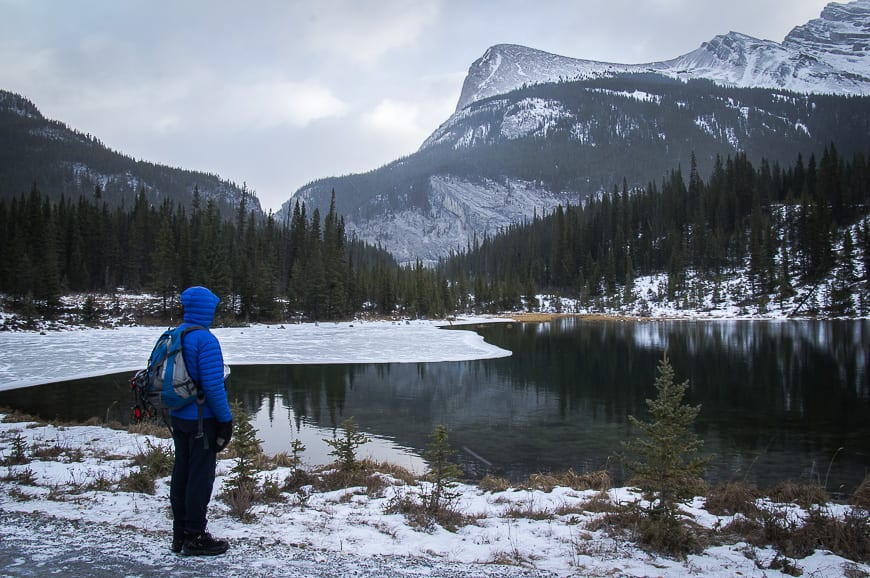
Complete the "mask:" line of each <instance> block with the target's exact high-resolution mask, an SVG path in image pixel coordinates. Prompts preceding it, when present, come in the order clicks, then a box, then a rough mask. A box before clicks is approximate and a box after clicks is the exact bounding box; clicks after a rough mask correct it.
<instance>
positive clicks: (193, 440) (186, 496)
mask: <svg viewBox="0 0 870 578" xmlns="http://www.w3.org/2000/svg"><path fill="white" fill-rule="evenodd" d="M219 302H220V299H219V298H218V297H217V295H215V294H214V293H212V292H211V291H210V290H208V289H207V288H205V287H190V288H188V289H185V291H184V292H183V293H182V294H181V305H182V308H183V310H184V322H183V323H182V326H189V325H200V326H202V327H203V328H205V331H202V330H195V331H190V332H188V333H187V334H186V335H185V336H184V339H183V341H182V354H183V355H184V363H185V365H186V366H187V371H188V373H189V374H190V376H191V378H192V379H193V380H194V381H195V382H196V383H197V384H198V385H199V386H200V389H201V393H200V394H199V395H200V396H201V398H200V400H198V401H197V402H195V403H189V404H187V405H186V406H184V407H183V408H181V409H176V410H173V411H171V412H170V414H169V415H170V423H171V425H172V440H173V442H174V444H175V465H174V466H173V469H172V482H171V484H170V489H169V501H170V503H171V505H172V516H173V523H172V530H173V533H172V551H173V552H175V553H181V554H182V555H185V556H215V555H218V554H223V553H224V552H226V551H227V549H228V548H229V543H228V542H227V541H225V540H218V539H216V538H214V537H213V536H212V535H211V534H209V533H208V532H207V531H206V525H207V524H208V520H207V516H206V514H207V510H208V503H209V501H210V500H211V493H212V487H213V486H214V478H215V467H216V465H217V454H218V452H220V451H221V450H223V449H224V448H225V447H226V445H227V444H228V443H229V441H230V438H231V437H232V430H233V415H232V411H231V410H230V406H229V402H228V400H227V391H226V387H225V384H224V360H223V352H222V351H221V346H220V343H219V342H218V339H217V337H215V336H214V334H212V333H211V331H209V330H208V329H209V326H211V324H212V323H213V322H214V315H215V311H216V309H217V305H218V303H219ZM202 398H204V399H202ZM200 407H201V410H202V416H201V417H202V426H201V429H200V419H199V418H200V413H199V412H200Z"/></svg>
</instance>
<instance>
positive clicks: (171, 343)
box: [130, 325, 205, 422]
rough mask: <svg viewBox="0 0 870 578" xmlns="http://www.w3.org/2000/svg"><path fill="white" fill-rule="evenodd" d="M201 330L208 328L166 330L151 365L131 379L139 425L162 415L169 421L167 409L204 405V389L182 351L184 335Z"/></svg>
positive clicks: (155, 345) (134, 414) (134, 415)
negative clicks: (195, 380) (195, 377)
mask: <svg viewBox="0 0 870 578" xmlns="http://www.w3.org/2000/svg"><path fill="white" fill-rule="evenodd" d="M198 329H203V330H204V329H205V327H202V326H200V325H190V326H188V327H184V328H182V327H176V328H175V329H167V330H166V331H164V332H163V334H162V335H161V336H160V338H159V339H157V343H155V344H154V349H152V350H151V355H150V356H149V357H148V365H147V366H146V367H145V369H140V370H139V371H138V372H136V374H135V375H134V376H133V377H132V378H130V389H131V390H132V391H133V408H132V409H133V418H134V419H135V420H136V421H137V422H138V421H142V420H143V419H147V418H151V417H156V416H158V415H163V419H164V421H167V420H166V416H165V414H164V410H167V409H170V410H171V409H180V408H182V407H184V406H186V405H187V404H189V403H192V402H194V401H196V402H197V403H198V404H200V405H202V403H203V401H204V399H203V395H202V390H201V389H200V387H199V384H198V383H195V382H194V381H193V379H192V378H191V377H190V374H189V373H188V372H187V366H186V365H185V363H184V354H183V353H182V350H181V343H182V340H183V339H184V336H185V335H187V334H188V333H190V332H191V331H196V330H198Z"/></svg>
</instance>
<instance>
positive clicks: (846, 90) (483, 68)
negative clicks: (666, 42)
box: [456, 0, 870, 111]
mask: <svg viewBox="0 0 870 578" xmlns="http://www.w3.org/2000/svg"><path fill="white" fill-rule="evenodd" d="M643 72H652V73H658V74H663V75H666V76H670V77H672V78H681V79H686V80H688V79H698V78H705V79H709V80H713V81H716V82H718V83H721V84H726V85H730V86H738V87H757V88H773V89H785V90H791V91H795V92H808V93H829V94H870V0H858V1H857V2H852V3H851V4H847V5H841V4H834V3H832V4H829V5H828V6H827V7H826V8H825V9H824V10H823V11H822V14H821V17H820V18H817V19H815V20H811V21H810V22H808V23H807V24H805V25H803V26H798V27H797V28H794V29H793V30H792V31H791V32H790V33H789V34H788V35H787V36H786V38H785V40H784V41H783V43H782V44H779V43H776V42H772V41H770V40H759V39H758V38H753V37H752V36H747V35H745V34H740V33H737V32H729V33H728V34H726V35H722V36H717V37H715V38H714V39H713V40H711V41H710V42H705V43H703V44H702V45H701V46H700V47H699V48H698V49H696V50H693V51H692V52H689V53H688V54H685V55H683V56H680V57H678V58H675V59H673V60H668V61H665V62H654V63H649V64H614V63H607V62H596V61H592V60H578V59H574V58H567V57H565V56H558V55H555V54H549V53H547V52H543V51H541V50H535V49H532V48H526V47H524V46H515V45H510V44H499V45H496V46H493V47H491V48H489V49H488V50H487V51H486V52H485V53H484V55H483V56H481V57H480V58H479V59H478V60H476V61H475V62H474V64H472V65H471V68H470V69H469V71H468V76H466V78H465V82H464V83H463V86H462V93H461V94H460V96H459V103H458V104H457V107H456V110H457V111H459V110H461V109H463V108H465V107H466V106H468V105H469V104H471V103H473V102H476V101H478V100H482V99H484V98H487V97H490V96H494V95H497V94H505V93H507V92H510V91H512V90H516V89H518V88H521V87H522V86H527V85H530V84H543V83H549V82H558V81H560V80H588V79H592V78H603V77H612V76H616V75H618V74H625V73H635V74H636V73H643Z"/></svg>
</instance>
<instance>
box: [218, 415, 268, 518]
mask: <svg viewBox="0 0 870 578" xmlns="http://www.w3.org/2000/svg"><path fill="white" fill-rule="evenodd" d="M232 411H233V417H234V422H233V441H232V442H231V444H232V449H233V453H234V454H235V464H233V467H232V468H231V469H230V474H229V477H228V479H227V481H226V482H224V497H225V499H226V501H227V502H228V503H229V504H230V511H231V513H233V514H234V515H236V516H238V517H239V518H240V519H246V518H247V517H248V510H249V509H250V507H251V505H252V504H253V502H254V499H255V498H256V495H257V471H258V465H259V462H260V458H261V455H262V453H263V450H262V446H261V444H262V442H261V441H260V440H258V439H257V430H256V429H255V428H254V426H253V424H251V416H250V414H248V413H247V412H246V411H245V410H244V408H243V407H242V405H241V404H240V403H234V404H233V406H232Z"/></svg>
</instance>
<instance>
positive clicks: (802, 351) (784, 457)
mask: <svg viewBox="0 0 870 578" xmlns="http://www.w3.org/2000/svg"><path fill="white" fill-rule="evenodd" d="M464 329H468V328H467V327H465V328H464ZM473 329H474V330H476V331H478V332H479V333H481V334H482V335H483V336H484V337H485V339H486V340H487V341H488V342H490V343H493V344H495V345H498V346H499V347H503V348H505V349H509V350H510V351H512V352H513V355H512V356H511V357H506V358H500V359H489V360H481V361H466V362H442V363H419V364H398V363H394V364H345V365H267V366H235V367H233V372H232V375H231V377H230V378H229V381H228V386H229V389H230V392H231V397H232V398H236V399H238V400H240V401H242V402H243V403H244V405H245V407H246V408H247V409H248V411H249V412H251V413H252V414H253V423H254V425H255V427H256V428H257V430H258V432H259V433H258V437H259V438H260V439H261V440H263V442H264V443H263V445H264V448H265V449H266V451H268V452H270V453H275V452H278V451H287V450H288V449H289V445H290V442H291V440H293V439H300V440H301V441H302V442H303V444H305V446H306V451H305V452H304V453H303V454H302V457H303V459H304V460H305V461H306V462H307V463H309V464H311V465H319V464H322V463H326V462H328V461H330V460H331V458H330V457H329V456H328V452H329V450H330V448H329V447H328V446H327V445H326V444H325V443H324V442H323V439H324V438H327V437H331V436H332V435H333V432H335V431H336V430H335V428H336V427H337V426H340V424H341V422H342V421H343V420H344V419H346V418H348V417H353V419H354V421H355V422H356V423H357V424H358V425H359V426H360V428H361V429H362V430H363V431H364V432H366V433H367V434H369V435H371V436H372V438H373V442H372V443H371V444H369V445H368V446H366V447H364V448H363V449H362V450H361V453H362V454H366V455H371V456H372V457H374V458H376V459H387V460H389V461H393V462H396V463H398V464H400V465H404V466H407V467H410V468H412V469H416V470H417V471H421V470H422V469H423V468H424V464H423V462H422V460H421V459H420V457H419V455H420V453H421V452H422V450H423V449H425V447H426V446H427V445H428V443H429V441H430V440H429V435H430V434H431V432H432V430H433V429H434V427H435V425H437V424H439V423H444V424H446V425H447V426H448V428H449V441H450V443H451V445H452V446H453V447H454V448H455V449H456V450H457V456H456V457H457V459H458V460H459V461H460V462H461V465H462V466H463V468H464V469H465V470H466V472H467V473H468V474H469V476H470V477H473V478H479V477H481V476H482V475H484V474H486V473H494V474H497V475H502V476H506V477H509V478H512V479H518V478H521V477H524V476H527V475H529V474H531V473H536V472H547V471H559V470H565V469H568V468H573V469H574V470H575V471H589V470H596V469H601V468H605V467H606V468H610V469H611V470H612V472H613V473H614V474H615V476H616V479H617V482H619V481H622V476H623V472H622V471H621V469H620V467H619V465H618V463H616V462H615V461H614V460H613V459H612V456H613V455H614V454H615V453H617V452H618V451H619V450H620V449H621V442H623V441H625V440H629V439H632V438H634V437H636V436H637V435H638V432H637V430H636V428H632V427H631V426H630V425H629V421H628V416H629V415H634V416H636V417H638V418H640V419H646V418H648V414H647V413H646V404H645V399H646V398H650V397H654V396H655V389H654V386H653V382H654V380H655V377H656V367H657V364H658V362H659V361H660V360H661V359H662V357H663V355H664V353H665V351H667V353H668V356H669V358H670V360H671V364H672V365H673V367H674V370H675V372H676V379H677V381H684V380H689V383H690V389H689V391H688V393H687V397H686V400H685V401H686V402H687V403H691V404H700V405H701V412H700V414H699V416H698V418H697V420H696V424H695V425H696V431H697V433H698V434H699V435H700V437H701V438H702V439H704V441H705V446H704V451H705V452H707V453H710V454H713V456H714V457H713V460H712V461H711V464H710V467H709V468H708V471H707V475H706V479H707V481H708V482H712V483H716V482H721V481H728V480H745V481H748V482H751V483H755V484H756V485H758V486H760V487H763V488H766V487H770V486H772V485H774V484H776V483H778V482H780V481H784V480H793V481H798V482H812V483H819V484H822V485H824V486H825V487H826V488H827V489H828V491H829V492H831V493H832V494H834V495H844V494H849V493H851V492H852V490H854V488H855V487H856V486H857V485H858V484H859V483H860V482H861V481H862V480H863V478H864V476H865V475H866V474H867V472H868V467H870V457H868V456H870V383H868V373H867V360H868V357H870V321H866V320H865V321H776V322H768V321H631V322H618V321H592V320H584V319H580V318H565V319H557V320H554V321H552V322H548V323H500V324H491V325H480V326H476V327H474V328H473ZM128 377H129V376H128V375H126V374H124V375H114V376H106V377H103V378H97V379H85V380H77V381H73V382H66V383H61V384H50V385H42V386H37V387H33V388H26V389H20V390H14V391H7V392H0V405H5V406H12V407H17V408H21V409H24V410H26V411H30V412H32V413H37V414H38V415H41V416H43V417H47V418H52V417H62V418H68V419H83V418H87V417H90V416H94V415H95V416H98V417H101V418H106V417H109V418H113V419H126V416H127V413H128V406H129V390H128V387H127V383H126V382H127V379H128ZM100 392H101V393H100ZM98 393H99V395H98ZM339 433H340V432H339Z"/></svg>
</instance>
